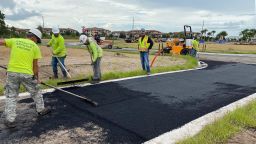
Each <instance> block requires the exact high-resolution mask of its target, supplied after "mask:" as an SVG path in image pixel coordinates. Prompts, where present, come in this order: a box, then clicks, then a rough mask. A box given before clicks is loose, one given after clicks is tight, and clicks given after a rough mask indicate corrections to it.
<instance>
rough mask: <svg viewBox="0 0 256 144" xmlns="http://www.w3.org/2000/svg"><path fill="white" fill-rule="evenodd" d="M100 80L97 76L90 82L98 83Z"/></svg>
mask: <svg viewBox="0 0 256 144" xmlns="http://www.w3.org/2000/svg"><path fill="white" fill-rule="evenodd" d="M99 82H100V79H99V78H97V79H92V82H91V83H92V84H97V83H99Z"/></svg>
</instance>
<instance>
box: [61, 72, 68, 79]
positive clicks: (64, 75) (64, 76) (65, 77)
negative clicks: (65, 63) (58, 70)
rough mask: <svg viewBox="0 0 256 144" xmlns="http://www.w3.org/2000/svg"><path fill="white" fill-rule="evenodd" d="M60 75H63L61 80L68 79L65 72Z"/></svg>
mask: <svg viewBox="0 0 256 144" xmlns="http://www.w3.org/2000/svg"><path fill="white" fill-rule="evenodd" d="M62 74H63V78H64V79H67V78H68V77H67V73H66V72H65V71H63V72H62Z"/></svg>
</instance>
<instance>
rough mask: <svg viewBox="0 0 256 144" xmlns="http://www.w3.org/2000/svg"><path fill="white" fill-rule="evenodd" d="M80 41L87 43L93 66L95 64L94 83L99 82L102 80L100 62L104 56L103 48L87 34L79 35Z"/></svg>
mask: <svg viewBox="0 0 256 144" xmlns="http://www.w3.org/2000/svg"><path fill="white" fill-rule="evenodd" d="M79 41H80V43H82V44H84V45H87V48H88V51H89V53H90V55H91V59H92V66H93V72H94V74H93V79H92V80H93V83H98V82H99V81H100V80H101V69H100V63H101V58H102V56H103V51H102V48H101V47H100V46H99V45H98V44H97V42H96V41H95V40H93V39H92V38H88V37H87V36H86V35H81V36H80V37H79Z"/></svg>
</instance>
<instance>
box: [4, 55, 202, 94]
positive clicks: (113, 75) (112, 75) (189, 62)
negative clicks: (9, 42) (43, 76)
mask: <svg viewBox="0 0 256 144" xmlns="http://www.w3.org/2000/svg"><path fill="white" fill-rule="evenodd" d="M177 57H179V58H183V59H185V60H186V63H185V64H184V65H177V66H169V67H154V68H152V70H151V73H152V74H154V73H160V72H167V71H176V70H185V69H191V68H195V67H196V66H197V60H196V59H195V58H193V57H190V56H177ZM145 74H146V73H145V72H144V71H142V70H135V71H131V72H109V73H105V74H103V75H102V80H111V79H118V78H126V77H132V76H139V75H145ZM90 77H91V76H89V79H90ZM82 78H84V77H83V76H82V75H80V76H76V77H73V78H72V79H73V80H76V79H82ZM69 80H71V79H69ZM61 81H63V80H62V79H50V80H48V81H45V83H47V84H50V85H53V86H57V83H58V82H61ZM89 82H90V80H89ZM41 88H42V89H46V88H48V87H46V86H41ZM3 92H4V88H3V86H1V85H0V95H3ZM20 92H25V89H24V88H23V87H21V89H20Z"/></svg>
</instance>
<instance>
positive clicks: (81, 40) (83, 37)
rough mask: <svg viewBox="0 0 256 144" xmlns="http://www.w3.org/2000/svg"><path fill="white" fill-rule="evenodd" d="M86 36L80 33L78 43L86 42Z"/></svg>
mask: <svg viewBox="0 0 256 144" xmlns="http://www.w3.org/2000/svg"><path fill="white" fill-rule="evenodd" d="M87 38H88V37H87V36H86V35H81V36H80V37H79V41H80V43H83V44H84V43H86V41H87Z"/></svg>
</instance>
